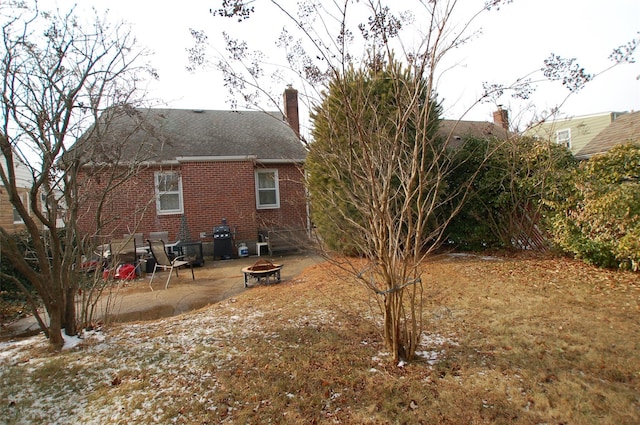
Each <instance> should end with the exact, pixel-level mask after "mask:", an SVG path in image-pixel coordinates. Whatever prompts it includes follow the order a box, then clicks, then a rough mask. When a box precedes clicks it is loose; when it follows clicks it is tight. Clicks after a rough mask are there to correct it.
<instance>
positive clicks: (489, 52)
mask: <svg viewBox="0 0 640 425" xmlns="http://www.w3.org/2000/svg"><path fill="white" fill-rule="evenodd" d="M50 1H52V0H43V1H41V3H42V4H43V5H47V4H49V3H50ZM57 2H58V4H60V5H68V4H71V2H70V1H68V0H57ZM461 2H462V4H463V5H465V6H466V5H468V6H466V7H467V8H471V7H473V10H475V9H476V8H477V7H478V5H481V4H483V3H484V0H461ZM78 3H80V4H81V7H85V6H86V5H88V4H95V5H96V7H97V8H98V9H100V10H102V9H104V8H105V7H107V6H108V8H109V9H110V16H112V17H113V18H118V19H124V20H126V21H128V22H130V23H131V24H132V30H133V33H134V34H135V35H136V37H137V38H138V40H139V42H140V43H141V44H143V45H146V46H148V47H149V48H150V49H151V50H152V51H154V56H153V58H152V61H153V64H154V65H155V66H156V67H157V69H158V71H159V74H160V80H159V81H158V82H157V83H155V84H154V85H153V87H152V95H153V96H154V97H156V98H159V99H161V100H162V101H163V102H164V103H165V104H166V106H168V107H176V108H193V109H229V105H228V104H227V103H226V99H227V96H226V93H225V92H224V90H222V89H221V86H222V84H223V83H222V80H221V76H220V75H219V74H217V73H215V72H213V71H210V72H199V73H196V74H190V73H188V72H187V71H186V70H185V66H186V65H187V56H186V51H185V49H186V48H187V47H188V46H190V45H191V43H192V41H191V37H190V35H189V29H190V28H195V29H202V30H206V32H207V34H208V35H209V39H210V42H211V43H212V44H213V45H214V46H215V45H219V46H220V50H222V49H223V45H222V39H221V36H220V33H221V30H222V28H223V26H224V27H226V28H230V27H234V28H236V29H238V30H239V31H240V33H241V34H243V35H246V36H247V37H248V38H251V37H253V40H259V41H261V42H263V43H264V46H263V47H262V48H263V49H264V50H265V51H268V50H269V49H275V47H274V43H275V39H276V37H277V35H278V33H279V31H280V29H281V28H282V26H283V25H284V24H286V23H287V22H286V21H285V20H284V19H282V18H281V17H280V16H278V15H273V16H272V15H268V14H267V12H266V10H267V9H266V5H265V8H264V9H262V11H263V13H261V14H256V16H255V19H254V18H251V19H250V20H249V21H246V22H243V23H242V24H240V25H235V22H233V21H231V20H227V21H224V20H221V18H214V17H213V16H211V15H210V14H209V9H210V8H212V7H213V8H215V7H217V6H218V5H219V4H220V0H182V1H174V2H157V1H151V0H109V1H98V0H82V1H80V2H78ZM263 3H265V1H264V0H259V1H257V2H256V3H255V4H256V6H257V7H258V6H259V7H262V6H260V5H261V4H263ZM393 3H394V5H397V6H396V7H398V8H400V9H402V5H403V3H405V2H403V1H396V2H393ZM283 4H290V5H292V6H294V5H295V4H296V1H295V0H284V1H283ZM406 4H407V5H408V4H410V3H409V2H406ZM461 10H465V9H461ZM468 10H471V9H468ZM258 11H261V9H258ZM480 27H481V28H482V34H481V35H480V36H479V37H478V38H477V39H475V40H474V41H473V42H472V43H469V44H468V45H466V46H465V47H463V48H461V49H459V50H457V51H455V52H454V55H452V56H451V58H450V60H452V61H453V62H451V63H453V64H455V66H454V67H453V68H452V69H451V70H450V71H447V72H446V73H445V74H444V75H443V76H442V78H441V80H440V81H439V86H438V94H439V96H440V97H441V98H443V99H444V105H445V114H446V117H447V118H459V117H460V116H461V115H462V114H463V113H465V111H466V110H467V109H468V108H469V107H470V106H471V105H472V104H473V102H474V100H475V99H477V97H478V96H479V95H480V93H481V92H482V83H483V82H485V81H486V82H495V83H510V82H512V81H513V80H515V79H517V78H520V77H522V76H524V75H527V74H528V73H530V72H531V71H533V70H536V69H540V68H541V67H542V65H543V61H544V59H546V58H547V57H549V55H550V54H551V53H555V54H558V55H561V56H563V57H568V58H573V57H575V58H577V61H578V62H579V63H580V65H582V66H583V67H585V69H586V71H587V72H590V73H597V72H600V71H602V70H604V69H606V68H608V67H609V66H610V64H611V62H610V61H609V60H608V56H609V54H610V53H611V51H612V50H613V48H615V47H618V46H620V45H622V44H625V43H627V42H628V41H630V40H631V39H633V38H638V37H640V34H639V32H640V1H638V0H606V1H605V0H514V1H513V3H512V4H509V5H505V6H504V7H502V8H501V10H500V11H493V12H491V13H490V14H487V15H485V17H484V18H483V19H482V20H481V21H480V22H478V23H477V25H476V28H477V29H479V28H480ZM254 42H255V41H254ZM256 47H260V46H256ZM636 58H637V59H638V61H639V63H635V64H631V65H623V66H620V67H618V68H616V69H613V70H610V71H608V72H606V73H604V74H602V75H600V76H598V77H597V78H596V79H595V80H593V81H592V82H591V83H589V85H588V86H587V87H586V88H584V89H583V90H582V91H580V92H578V93H577V94H575V95H572V96H571V97H570V98H569V100H567V101H566V102H565V103H564V105H563V107H562V112H563V114H565V115H569V116H571V115H588V114H594V113H600V112H605V111H630V110H640V52H638V53H636ZM282 89H283V90H284V87H283V88H282ZM567 93H568V91H567V90H566V89H565V88H564V87H562V85H561V84H560V83H545V84H543V85H541V86H539V88H538V90H537V91H536V92H535V93H534V95H533V96H532V98H531V99H530V100H529V101H526V102H522V101H516V100H514V99H512V98H511V97H510V96H503V98H501V99H499V103H502V104H503V105H505V108H508V109H509V110H510V112H511V114H512V117H513V119H514V121H526V120H528V119H529V117H530V116H531V115H532V114H533V113H534V112H537V113H540V112H542V111H544V110H546V109H549V108H551V107H553V106H555V105H558V104H559V103H561V102H562V101H563V99H564V98H565V97H566V95H567ZM494 108H495V105H480V106H479V107H477V108H474V109H472V110H471V112H469V113H468V114H467V115H466V116H465V119H474V120H491V112H492V111H493V109H494ZM303 121H304V118H303Z"/></svg>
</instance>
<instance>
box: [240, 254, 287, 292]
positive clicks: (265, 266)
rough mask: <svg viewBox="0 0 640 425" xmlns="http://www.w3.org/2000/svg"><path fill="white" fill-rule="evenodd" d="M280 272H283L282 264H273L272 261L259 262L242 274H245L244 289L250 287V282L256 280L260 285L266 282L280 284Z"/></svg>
mask: <svg viewBox="0 0 640 425" xmlns="http://www.w3.org/2000/svg"><path fill="white" fill-rule="evenodd" d="M280 270H282V264H273V263H272V262H271V261H267V260H258V261H256V262H255V263H254V264H253V265H251V266H247V267H244V268H243V269H242V273H243V274H244V287H245V288H246V287H247V286H249V280H250V279H255V281H256V283H260V282H261V281H263V280H264V282H265V283H267V284H269V283H271V279H272V278H273V282H274V283H277V282H280Z"/></svg>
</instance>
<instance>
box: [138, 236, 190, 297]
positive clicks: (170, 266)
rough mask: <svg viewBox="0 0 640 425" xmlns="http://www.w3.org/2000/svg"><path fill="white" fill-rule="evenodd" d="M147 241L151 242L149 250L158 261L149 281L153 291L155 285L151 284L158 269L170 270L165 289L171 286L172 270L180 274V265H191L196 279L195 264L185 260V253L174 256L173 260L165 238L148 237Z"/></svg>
mask: <svg viewBox="0 0 640 425" xmlns="http://www.w3.org/2000/svg"><path fill="white" fill-rule="evenodd" d="M147 242H149V250H150V251H151V255H153V258H154V260H155V261H156V264H155V266H154V267H153V273H152V274H151V280H150V281H149V288H151V290H152V291H153V286H151V284H152V283H153V278H154V277H155V275H156V270H158V269H162V270H169V276H168V277H167V283H166V284H165V285H164V289H167V288H168V287H169V281H170V280H171V272H172V271H173V270H175V271H176V276H178V269H179V268H180V267H184V266H189V267H190V268H191V278H192V279H193V280H195V279H196V277H195V275H194V274H193V264H192V262H191V261H185V260H183V258H185V256H184V255H181V256H179V257H176V258H174V259H173V260H170V259H169V256H168V255H167V250H166V248H165V245H164V241H163V240H161V239H158V240H150V239H147Z"/></svg>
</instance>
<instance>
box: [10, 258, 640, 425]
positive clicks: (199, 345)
mask: <svg viewBox="0 0 640 425" xmlns="http://www.w3.org/2000/svg"><path fill="white" fill-rule="evenodd" d="M330 269H331V267H330V266H328V265H326V264H323V265H318V266H314V267H312V268H309V269H307V270H306V271H305V272H304V273H303V274H302V275H300V276H298V277H297V278H296V279H294V280H292V281H289V282H285V283H282V284H280V285H273V286H264V287H256V288H252V289H251V290H249V291H247V292H245V293H243V294H241V295H240V296H238V297H237V298H235V299H232V300H227V301H224V302H222V303H219V304H217V305H215V306H212V307H209V308H207V309H203V310H200V311H198V312H194V313H189V314H185V315H182V316H178V317H174V318H170V319H164V320H161V321H155V322H138V323H133V324H123V325H117V326H113V327H112V328H109V329H108V330H105V331H104V332H103V333H102V334H103V335H101V337H100V338H98V337H92V338H87V339H86V340H85V342H83V343H82V344H81V345H79V346H78V347H77V348H74V349H71V350H66V351H63V352H62V353H47V352H46V351H45V350H43V347H44V346H45V343H44V341H43V340H42V339H36V340H31V341H30V342H23V343H21V344H15V345H11V344H5V345H4V346H3V347H2V350H3V352H4V355H3V356H2V357H0V366H1V368H0V403H2V404H1V405H0V421H3V420H4V421H6V423H10V424H14V423H58V424H62V423H84V424H88V423H95V424H103V423H117V424H148V423H162V424H168V423H185V424H215V423H237V424H245V423H248V424H266V423H285V424H289V423H291V424H293V423H296V424H297V423H311V424H313V423H317V424H334V423H336V424H387V423H399V424H416V423H425V424H478V423H498V424H500V423H502V424H637V423H640V356H638V352H639V349H640V315H639V313H640V275H638V274H633V273H628V272H615V271H606V270H599V269H596V268H593V267H589V266H586V265H584V264H582V263H580V262H578V261H574V260H568V259H554V258H548V257H536V256H531V255H520V256H500V257H488V258H487V257H476V256H441V257H438V258H434V259H433V260H431V261H430V262H429V264H428V265H427V268H426V270H427V274H426V276H424V277H423V282H424V283H425V296H426V303H425V306H424V312H425V317H426V318H427V319H428V321H427V329H425V337H424V340H423V344H422V347H421V348H420V351H421V354H422V355H423V358H422V360H420V361H417V362H414V363H411V364H405V365H402V364H401V365H396V364H391V363H390V356H389V353H388V352H386V349H385V347H384V345H383V344H382V343H381V338H380V336H379V335H378V333H377V329H378V326H377V323H379V321H380V318H379V315H378V313H377V312H376V310H375V303H374V302H373V300H372V299H370V298H369V295H368V294H367V293H366V292H364V290H363V289H362V288H361V287H360V286H358V285H356V284H353V283H349V282H348V279H344V278H340V277H339V276H338V275H339V273H338V271H337V270H330Z"/></svg>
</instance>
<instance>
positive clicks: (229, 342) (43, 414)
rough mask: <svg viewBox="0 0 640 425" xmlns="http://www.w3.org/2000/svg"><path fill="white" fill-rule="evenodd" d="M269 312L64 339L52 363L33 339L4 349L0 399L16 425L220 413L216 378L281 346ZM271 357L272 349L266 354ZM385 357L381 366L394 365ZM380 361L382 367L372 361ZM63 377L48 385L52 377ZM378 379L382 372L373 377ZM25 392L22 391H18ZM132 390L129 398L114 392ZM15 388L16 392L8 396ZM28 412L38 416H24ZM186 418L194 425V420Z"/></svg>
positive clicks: (326, 314) (302, 320) (313, 319)
mask: <svg viewBox="0 0 640 425" xmlns="http://www.w3.org/2000/svg"><path fill="white" fill-rule="evenodd" d="M269 308H270V307H269V306H268V305H262V306H260V307H255V306H254V307H252V308H251V309H237V308H235V307H234V304H233V302H232V301H229V302H225V303H221V304H218V305H217V306H216V307H215V308H211V309H208V310H204V311H200V312H197V313H192V314H188V315H184V316H178V317H172V318H167V319H163V320H159V321H155V322H147V323H132V324H126V325H122V326H119V327H117V328H114V329H113V330H107V331H105V332H90V333H85V334H84V335H82V336H81V337H80V338H66V340H65V349H64V351H63V352H62V353H60V354H56V355H51V354H50V353H49V354H47V341H46V340H45V338H44V337H43V336H41V335H40V336H36V337H32V338H28V339H23V340H20V341H14V342H7V343H2V344H0V399H3V402H4V403H6V404H5V406H9V407H6V410H5V411H8V412H9V414H10V415H9V417H8V418H7V421H8V422H9V423H16V424H32V423H55V424H75V423H83V424H88V425H91V424H104V423H127V422H135V423H161V422H165V421H166V416H165V413H166V412H170V411H175V409H176V405H175V403H176V401H175V400H176V399H182V400H184V398H185V397H187V400H188V402H189V403H197V404H198V405H199V406H200V409H208V410H211V411H215V410H216V409H218V408H225V409H226V408H227V407H226V406H216V405H215V402H214V400H215V397H214V394H216V392H217V391H220V388H219V384H218V382H217V378H216V371H219V370H227V369H229V368H232V367H237V364H238V362H237V360H238V358H239V357H240V356H242V355H243V353H244V352H245V351H246V347H244V346H243V344H242V341H243V340H246V339H247V338H251V339H260V340H261V341H264V343H265V347H270V341H274V340H276V339H277V338H279V334H278V333H276V332H274V331H273V330H267V329H268V327H265V326H263V323H264V322H265V320H262V319H264V317H265V316H268V315H269V314H272V313H273V311H270V310H269ZM281 325H282V326H284V327H285V328H287V327H288V328H291V329H295V328H300V327H302V326H328V325H332V326H340V323H339V322H338V321H336V317H335V313H334V312H332V311H329V310H322V309H316V310H310V311H308V313H307V314H305V315H302V316H300V317H297V318H296V319H295V320H293V319H292V320H288V321H283V322H282V323H281ZM452 342H453V341H450V340H448V339H446V338H441V337H438V336H429V337H425V339H423V347H422V348H424V349H425V350H427V351H424V352H421V353H420V355H421V356H423V357H425V358H427V359H428V360H429V362H430V363H431V362H436V361H438V358H439V357H440V356H441V355H442V354H443V353H444V350H443V349H442V346H443V345H444V344H447V343H449V344H450V343H452ZM267 349H268V348H267ZM388 358H389V354H388V353H380V354H379V356H378V358H377V361H379V362H380V363H381V364H382V363H383V362H384V361H388ZM373 360H374V361H376V359H373ZM53 369H55V373H56V376H63V377H64V378H62V379H61V378H57V379H55V380H53V379H52V380H51V382H46V384H45V385H43V382H42V381H43V380H44V381H46V380H47V378H48V373H47V371H48V370H53ZM371 371H372V372H373V371H375V369H371ZM16 382H20V383H21V385H20V386H18V387H16V385H15V383H16ZM119 385H127V391H114V390H113V388H114V387H117V386H119ZM11 386H12V387H11ZM27 405H30V406H31V407H29V408H25V406H27ZM183 419H185V420H187V421H189V418H188V417H187V418H184V417H183Z"/></svg>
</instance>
